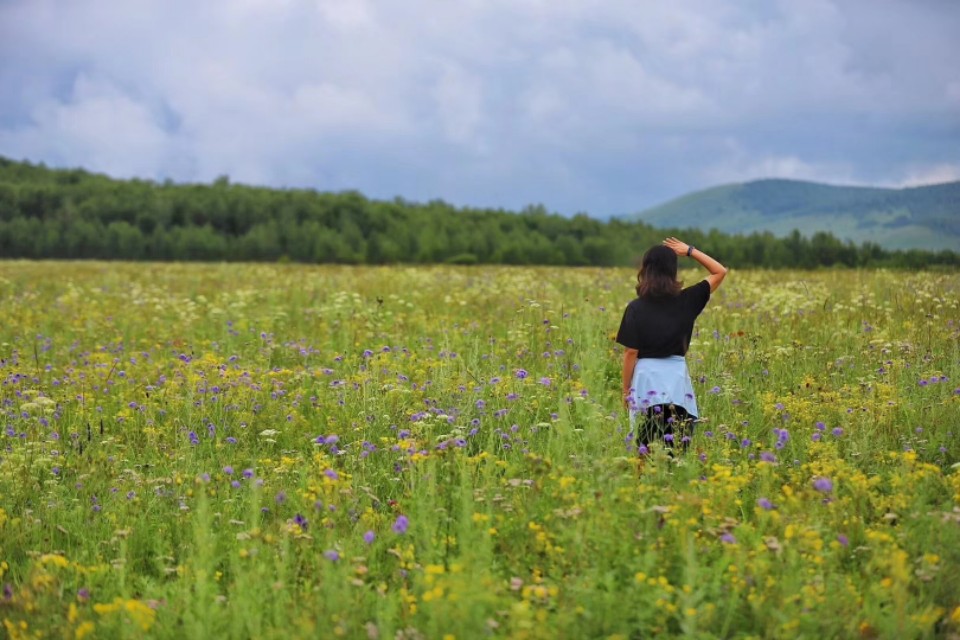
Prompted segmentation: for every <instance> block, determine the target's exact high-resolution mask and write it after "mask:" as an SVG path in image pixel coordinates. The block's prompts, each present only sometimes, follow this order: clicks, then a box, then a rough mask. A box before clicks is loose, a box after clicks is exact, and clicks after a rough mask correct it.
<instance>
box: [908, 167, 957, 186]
mask: <svg viewBox="0 0 960 640" xmlns="http://www.w3.org/2000/svg"><path fill="white" fill-rule="evenodd" d="M956 180H960V163H956V164H949V163H945V164H934V165H925V166H915V167H910V168H908V169H907V170H906V172H905V175H904V177H903V178H901V179H900V180H899V181H897V182H896V183H895V186H898V187H919V186H923V185H928V184H939V183H941V182H954V181H956Z"/></svg>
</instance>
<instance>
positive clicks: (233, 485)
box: [230, 480, 241, 489]
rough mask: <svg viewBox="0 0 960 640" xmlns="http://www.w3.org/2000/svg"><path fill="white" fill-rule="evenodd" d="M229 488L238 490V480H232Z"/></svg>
mask: <svg viewBox="0 0 960 640" xmlns="http://www.w3.org/2000/svg"><path fill="white" fill-rule="evenodd" d="M230 486H231V487H233V488H234V489H239V488H240V487H241V485H240V481H239V480H232V481H231V482H230Z"/></svg>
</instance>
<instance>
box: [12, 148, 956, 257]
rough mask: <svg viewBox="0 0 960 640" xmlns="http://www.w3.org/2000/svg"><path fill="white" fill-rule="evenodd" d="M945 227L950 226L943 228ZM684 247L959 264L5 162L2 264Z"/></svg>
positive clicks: (222, 181) (534, 209)
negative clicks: (671, 238) (676, 241)
mask: <svg viewBox="0 0 960 640" xmlns="http://www.w3.org/2000/svg"><path fill="white" fill-rule="evenodd" d="M945 224H948V225H952V224H955V221H953V220H952V219H950V220H947V219H946V218H945ZM665 235H679V236H682V237H683V238H684V239H685V240H687V241H689V242H691V243H692V244H694V245H697V246H703V247H709V250H710V252H711V253H712V254H714V255H716V256H717V257H719V258H720V259H721V260H724V261H726V262H728V263H729V264H731V265H737V266H741V267H750V266H758V267H769V268H784V267H807V268H810V267H817V266H847V267H858V266H892V267H909V268H917V267H927V266H933V265H947V266H954V267H955V266H960V255H958V254H957V253H956V252H951V251H942V252H939V253H930V252H924V251H907V252H892V251H887V250H884V249H883V248H881V247H880V246H878V245H876V244H871V243H865V244H862V245H860V246H855V245H853V244H852V243H849V242H847V243H844V242H842V241H840V240H838V239H837V238H835V237H834V236H832V235H830V234H828V233H824V232H818V233H815V234H814V235H813V236H812V237H811V238H807V237H804V236H803V235H802V234H801V233H800V232H799V231H794V232H793V233H791V234H789V235H788V236H787V237H786V238H777V237H775V236H774V235H773V234H771V233H754V234H751V235H748V236H733V235H728V234H725V233H721V232H719V231H716V230H711V231H709V232H704V231H702V230H700V229H654V228H653V227H651V226H649V225H647V224H644V223H641V222H635V221H629V220H623V219H613V220H610V221H607V222H603V221H600V220H596V219H594V218H590V217H589V216H587V215H585V214H582V213H580V214H577V215H575V216H573V217H572V218H566V217H563V216H559V215H554V214H551V213H549V212H548V211H547V210H546V208H545V207H543V206H542V205H531V206H529V207H526V208H525V209H524V210H523V211H521V212H520V213H510V212H507V211H503V210H494V209H473V208H456V207H453V206H452V205H450V204H448V203H446V202H443V201H442V200H432V201H430V202H427V203H422V204H421V203H415V202H409V201H407V200H404V199H402V198H395V199H394V200H391V201H374V200H369V199H368V198H366V197H364V196H363V195H362V194H360V193H357V192H355V191H350V192H344V193H318V192H315V191H311V190H290V189H264V188H256V187H247V186H243V185H236V184H232V183H231V182H230V180H229V179H228V178H226V177H225V176H224V177H221V178H218V179H217V180H216V181H214V182H213V183H212V184H209V185H203V184H190V185H177V184H174V183H172V182H169V181H167V182H163V183H154V182H151V181H145V180H126V181H121V180H113V179H110V178H108V177H106V176H101V175H97V174H92V173H88V172H86V171H83V170H79V169H74V170H53V169H48V168H46V167H44V166H43V165H32V164H29V163H24V162H13V161H11V160H7V159H4V158H0V256H2V257H8V258H71V259H76V258H100V259H103V258H106V259H125V260H143V259H145V260H266V261H274V260H293V261H297V262H338V263H350V264H362V263H368V264H391V263H400V262H407V263H443V262H448V263H457V264H476V263H503V264H517V265H527V264H545V265H598V266H607V265H627V264H631V263H632V261H634V260H636V258H637V256H638V255H639V254H640V253H641V252H642V251H643V250H645V249H646V248H647V247H648V246H650V245H652V244H654V243H656V242H658V241H659V240H661V239H662V238H663V237H664V236H665Z"/></svg>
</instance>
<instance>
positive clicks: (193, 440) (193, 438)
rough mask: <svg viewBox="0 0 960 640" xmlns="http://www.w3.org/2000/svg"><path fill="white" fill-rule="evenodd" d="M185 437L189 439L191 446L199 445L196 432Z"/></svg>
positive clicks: (198, 437)
mask: <svg viewBox="0 0 960 640" xmlns="http://www.w3.org/2000/svg"><path fill="white" fill-rule="evenodd" d="M187 437H188V438H190V444H192V445H198V444H200V436H198V435H197V432H196V431H191V432H190V433H189V434H187Z"/></svg>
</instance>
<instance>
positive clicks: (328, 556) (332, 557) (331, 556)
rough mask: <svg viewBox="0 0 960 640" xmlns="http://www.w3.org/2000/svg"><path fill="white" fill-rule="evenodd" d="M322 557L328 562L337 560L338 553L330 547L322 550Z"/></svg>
mask: <svg viewBox="0 0 960 640" xmlns="http://www.w3.org/2000/svg"><path fill="white" fill-rule="evenodd" d="M323 557H324V558H326V559H327V560H329V561H330V562H338V561H339V560H340V554H339V553H337V552H336V551H334V550H333V549H330V550H329V551H324V552H323Z"/></svg>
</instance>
